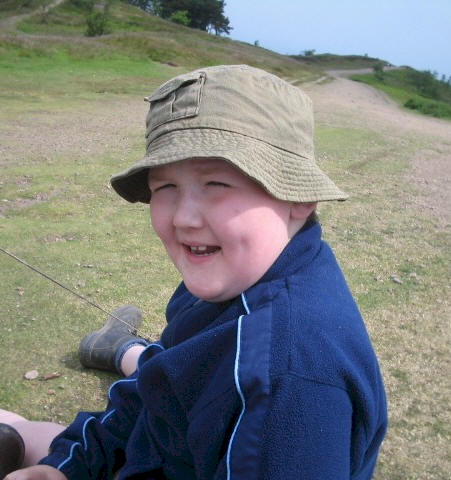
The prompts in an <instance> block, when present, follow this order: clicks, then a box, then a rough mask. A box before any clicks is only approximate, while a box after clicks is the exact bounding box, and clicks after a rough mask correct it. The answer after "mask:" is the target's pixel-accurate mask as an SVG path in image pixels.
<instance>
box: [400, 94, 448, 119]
mask: <svg viewBox="0 0 451 480" xmlns="http://www.w3.org/2000/svg"><path fill="white" fill-rule="evenodd" d="M404 106H405V107H407V108H410V109H412V110H417V111H419V112H421V113H424V114H426V115H432V116H434V117H438V118H451V105H449V104H446V103H443V102H434V101H430V100H427V99H422V98H418V97H416V98H409V99H408V100H407V102H405V103H404Z"/></svg>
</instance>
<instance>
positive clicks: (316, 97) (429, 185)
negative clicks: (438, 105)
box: [303, 71, 451, 227]
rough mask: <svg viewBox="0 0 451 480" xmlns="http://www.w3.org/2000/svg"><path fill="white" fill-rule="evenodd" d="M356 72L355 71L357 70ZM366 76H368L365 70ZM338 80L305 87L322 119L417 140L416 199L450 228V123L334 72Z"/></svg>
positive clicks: (410, 174) (411, 173)
mask: <svg viewBox="0 0 451 480" xmlns="http://www.w3.org/2000/svg"><path fill="white" fill-rule="evenodd" d="M352 73H355V72H352ZM360 73H363V72H360ZM329 74H330V75H332V77H333V79H334V80H333V81H332V82H329V83H320V84H318V83H315V84H310V85H306V86H304V87H303V88H304V90H306V91H307V92H308V94H309V95H310V96H311V97H312V100H313V103H314V106H315V110H316V112H315V114H316V119H317V121H319V122H321V123H322V124H326V125H327V124H333V125H337V123H338V124H341V125H343V126H350V127H362V128H368V129H372V130H375V131H378V132H380V133H381V134H383V135H384V136H386V137H388V138H389V137H396V138H397V139H400V140H402V138H416V139H418V140H419V142H420V143H421V144H423V145H424V146H425V148H420V149H419V150H418V151H417V152H416V154H415V155H414V156H413V157H412V158H411V160H410V167H409V168H408V170H407V172H406V173H405V175H406V179H407V180H408V181H409V182H411V183H412V184H413V185H414V186H415V187H417V191H418V192H419V194H418V195H415V197H413V198H411V199H410V200H411V201H412V203H413V204H415V205H417V206H418V208H419V209H422V210H424V209H427V210H428V211H429V213H430V214H431V215H433V216H434V217H436V219H437V221H438V223H439V224H440V225H442V226H443V227H445V226H449V225H450V224H451V122H450V121H446V120H440V119H435V118H432V117H426V116H424V115H419V114H416V113H413V112H409V111H404V110H402V109H401V108H400V107H399V106H398V105H397V104H396V103H395V102H394V101H392V100H391V99H390V98H389V97H388V96H387V95H386V94H385V93H384V92H381V91H379V90H376V89H374V88H372V87H370V86H368V85H365V84H363V83H358V82H353V81H352V80H349V79H347V78H346V77H345V76H343V75H344V74H349V71H346V72H337V71H335V72H329Z"/></svg>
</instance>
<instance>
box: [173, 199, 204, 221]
mask: <svg viewBox="0 0 451 480" xmlns="http://www.w3.org/2000/svg"><path fill="white" fill-rule="evenodd" d="M172 221H173V223H174V226H175V227H177V228H200V227H202V225H203V215H202V212H201V209H200V206H199V204H198V202H197V200H196V199H195V198H193V196H191V195H182V196H180V198H178V199H177V202H176V205H175V211H174V216H173V220H172Z"/></svg>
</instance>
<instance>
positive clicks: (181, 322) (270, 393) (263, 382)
mask: <svg viewBox="0 0 451 480" xmlns="http://www.w3.org/2000/svg"><path fill="white" fill-rule="evenodd" d="M167 320H168V325H167V327H166V329H165V330H164V332H163V334H162V336H161V340H160V342H158V343H156V344H153V345H149V346H148V347H147V349H146V350H145V351H144V353H143V354H142V355H141V357H140V360H139V368H138V371H137V373H136V374H135V375H134V376H133V377H129V378H127V379H124V380H120V381H118V382H116V383H115V384H114V385H113V386H112V387H111V389H110V392H109V404H108V408H107V410H106V411H105V412H101V413H80V414H79V415H78V416H77V418H76V419H75V421H74V423H73V424H72V425H71V426H69V428H68V429H67V430H66V431H65V432H63V433H62V434H61V435H60V436H59V437H57V438H56V439H55V441H54V442H53V444H52V447H51V454H50V455H49V456H48V457H46V458H45V459H43V460H42V463H46V464H49V465H52V466H54V467H57V468H59V469H60V470H61V471H62V472H63V473H64V474H66V476H67V477H68V478H70V479H82V478H83V479H84V478H102V479H103V478H111V476H112V473H113V472H114V471H117V470H119V469H120V473H119V477H118V478H119V479H144V478H146V479H174V480H190V479H199V480H201V479H202V480H207V479H208V480H211V479H221V480H222V479H227V480H229V479H233V480H252V479H258V480H279V479H280V480H282V479H283V480H287V479H288V480H290V479H308V480H322V479H324V480H326V479H334V480H341V479H355V480H364V479H369V478H371V475H372V472H373V470H374V467H375V463H376V458H377V454H378V449H379V446H380V444H381V442H382V439H383V436H384V433H385V430H386V425H387V411H386V400H385V393H384V386H383V382H382V378H381V374H380V372H379V367H378V362H377V359H376V356H375V354H374V351H373V349H372V346H371V343H370V340H369V338H368V335H367V332H366V329H365V326H364V324H363V322H362V319H361V316H360V314H359V311H358V309H357V307H356V304H355V302H354V300H353V298H352V295H351V294H350V292H349V290H348V287H347V285H346V282H345V280H344V278H343V275H342V273H341V271H340V268H339V267H338V265H337V263H336V260H335V258H334V255H333V253H332V251H331V250H330V248H329V247H328V246H327V245H326V244H325V243H324V242H323V241H322V240H321V228H320V226H319V224H317V223H310V224H308V225H306V226H305V227H304V228H303V229H302V230H301V232H300V233H298V234H297V235H296V236H295V237H294V238H293V239H292V240H291V242H290V243H289V245H288V246H287V247H286V249H285V250H284V251H283V252H282V254H281V255H280V257H279V258H278V259H277V261H276V262H275V263H274V265H273V266H272V267H271V268H270V270H269V271H268V272H267V273H266V274H265V275H264V276H263V278H262V279H261V280H260V281H259V282H258V283H257V284H256V285H254V286H252V287H251V288H249V289H248V290H247V291H246V292H243V293H242V294H241V295H240V296H239V297H237V298H235V299H233V300H231V301H229V302H225V303H220V304H212V303H207V302H204V301H201V300H198V299H196V298H195V297H193V296H192V295H191V294H190V293H189V292H188V291H187V290H186V288H185V286H184V285H183V283H182V284H181V285H180V286H179V288H178V289H177V290H176V292H175V293H174V295H173V297H172V299H171V301H170V303H169V305H168V308H167Z"/></svg>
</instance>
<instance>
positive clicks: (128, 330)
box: [78, 305, 148, 373]
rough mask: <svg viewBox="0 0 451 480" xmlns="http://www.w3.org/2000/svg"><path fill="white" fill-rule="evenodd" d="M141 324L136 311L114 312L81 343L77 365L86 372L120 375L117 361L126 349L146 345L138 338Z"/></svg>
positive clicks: (122, 309)
mask: <svg viewBox="0 0 451 480" xmlns="http://www.w3.org/2000/svg"><path fill="white" fill-rule="evenodd" d="M113 315H114V316H113ZM141 323H142V314H141V310H140V309H139V308H138V307H135V306H133V305H123V306H122V307H119V308H117V309H116V310H114V312H113V313H112V315H110V316H109V317H108V320H107V322H106V323H105V325H104V326H103V327H102V328H101V329H100V330H96V331H94V332H91V333H89V334H88V335H86V336H85V337H84V338H83V339H82V340H81V342H80V348H79V350H78V358H79V359H80V363H81V364H82V365H83V366H85V367H88V368H98V369H100V370H109V371H110V372H118V373H122V372H121V370H120V359H121V358H122V355H123V354H124V353H125V351H126V348H127V347H128V346H131V345H147V343H148V342H147V340H145V339H144V338H141V337H138V336H137V330H138V327H139V326H140V325H141ZM119 357H120V358H119Z"/></svg>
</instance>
